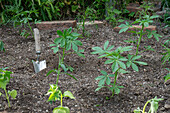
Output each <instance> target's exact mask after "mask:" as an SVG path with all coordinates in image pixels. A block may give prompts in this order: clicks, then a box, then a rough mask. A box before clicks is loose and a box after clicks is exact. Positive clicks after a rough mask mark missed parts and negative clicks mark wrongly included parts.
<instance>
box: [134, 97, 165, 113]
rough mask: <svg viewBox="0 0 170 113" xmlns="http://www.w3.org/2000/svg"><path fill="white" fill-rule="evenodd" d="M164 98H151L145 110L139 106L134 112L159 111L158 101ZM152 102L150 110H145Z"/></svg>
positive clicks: (153, 112) (151, 112)
mask: <svg viewBox="0 0 170 113" xmlns="http://www.w3.org/2000/svg"><path fill="white" fill-rule="evenodd" d="M161 100H163V99H162V98H157V97H155V98H153V99H150V100H148V101H147V102H146V104H145V105H144V107H143V110H141V109H140V108H139V107H138V108H137V109H135V110H134V113H157V110H158V102H159V101H161ZM149 103H150V105H151V106H150V109H149V111H148V112H145V109H146V106H147V105H148V104H149Z"/></svg>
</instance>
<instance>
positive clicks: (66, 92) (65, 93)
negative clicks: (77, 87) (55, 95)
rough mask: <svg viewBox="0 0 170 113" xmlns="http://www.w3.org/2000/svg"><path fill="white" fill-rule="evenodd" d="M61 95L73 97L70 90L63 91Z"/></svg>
mask: <svg viewBox="0 0 170 113" xmlns="http://www.w3.org/2000/svg"><path fill="white" fill-rule="evenodd" d="M63 96H64V97H69V98H71V99H75V97H74V96H73V94H72V93H71V92H70V91H65V92H64V94H63Z"/></svg>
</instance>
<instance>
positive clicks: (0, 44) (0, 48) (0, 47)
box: [0, 41, 5, 51]
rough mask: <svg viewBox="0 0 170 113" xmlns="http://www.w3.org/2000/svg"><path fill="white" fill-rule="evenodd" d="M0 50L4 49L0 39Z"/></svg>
mask: <svg viewBox="0 0 170 113" xmlns="http://www.w3.org/2000/svg"><path fill="white" fill-rule="evenodd" d="M0 51H5V48H4V43H3V42H2V41H0Z"/></svg>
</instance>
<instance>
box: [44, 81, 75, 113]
mask: <svg viewBox="0 0 170 113" xmlns="http://www.w3.org/2000/svg"><path fill="white" fill-rule="evenodd" d="M46 95H50V96H49V98H48V101H50V102H51V101H57V100H59V101H60V106H58V107H56V108H54V109H53V113H70V110H69V108H68V107H64V106H63V97H69V98H71V99H75V97H74V96H73V94H72V93H71V92H70V91H65V92H64V93H63V94H62V92H61V90H60V89H59V87H58V86H57V85H56V84H51V85H50V89H49V90H48V93H47V94H46Z"/></svg>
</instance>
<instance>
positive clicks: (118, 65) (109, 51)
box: [91, 41, 147, 97]
mask: <svg viewBox="0 0 170 113" xmlns="http://www.w3.org/2000/svg"><path fill="white" fill-rule="evenodd" d="M108 45H109V41H106V42H105V43H104V47H103V49H102V48H101V47H93V48H92V49H93V50H94V52H92V53H91V54H99V55H100V56H99V57H98V58H107V59H108V60H106V61H105V64H111V69H112V72H113V74H107V72H105V71H101V73H102V74H103V75H102V76H99V77H97V78H96V80H99V83H98V88H97V89H96V91H98V90H100V89H101V88H103V87H107V88H108V89H109V90H111V91H112V96H114V94H119V92H120V88H123V86H118V85H117V83H116V81H117V78H118V75H119V74H120V73H122V74H124V73H127V72H128V71H126V69H127V68H129V67H130V66H131V67H132V69H133V70H135V71H138V66H137V64H139V65H147V63H145V62H141V61H138V59H140V58H141V56H135V55H130V54H128V57H127V58H126V57H125V56H123V55H122V54H123V53H124V52H128V51H131V50H132V49H131V48H132V46H127V47H121V46H120V47H118V48H117V49H115V50H113V48H114V46H113V45H111V46H108ZM110 77H114V81H113V82H112V81H111V79H110ZM105 83H106V85H108V86H105ZM112 96H111V97H112Z"/></svg>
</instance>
